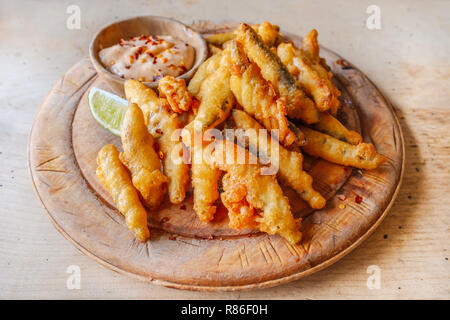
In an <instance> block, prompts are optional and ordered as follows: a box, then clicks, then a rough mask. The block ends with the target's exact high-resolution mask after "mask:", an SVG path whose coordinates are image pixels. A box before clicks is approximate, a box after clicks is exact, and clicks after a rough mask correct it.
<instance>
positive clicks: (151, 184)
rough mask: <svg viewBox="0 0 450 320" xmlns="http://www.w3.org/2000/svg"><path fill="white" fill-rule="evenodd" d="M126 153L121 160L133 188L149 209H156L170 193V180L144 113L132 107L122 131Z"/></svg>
mask: <svg viewBox="0 0 450 320" xmlns="http://www.w3.org/2000/svg"><path fill="white" fill-rule="evenodd" d="M120 137H121V138H122V147H123V152H121V153H120V156H119V157H120V160H121V161H122V163H123V164H124V165H125V166H126V167H127V168H128V170H130V173H131V178H132V181H133V185H134V186H135V187H136V189H137V190H138V191H139V193H140V194H141V197H142V199H143V201H144V204H145V205H146V206H147V207H148V208H149V209H152V210H154V209H157V208H158V207H159V205H160V204H161V202H162V201H163V199H164V193H165V192H166V190H167V177H166V176H165V175H163V174H162V173H161V160H160V159H159V156H158V154H157V153H156V152H155V149H154V144H155V141H154V139H153V136H152V135H151V134H150V133H149V132H148V130H147V127H146V126H145V122H144V115H143V114H142V111H141V109H139V107H138V106H137V105H136V104H135V103H130V105H129V106H128V109H127V112H126V113H125V117H124V119H123V122H122V127H121V130H120Z"/></svg>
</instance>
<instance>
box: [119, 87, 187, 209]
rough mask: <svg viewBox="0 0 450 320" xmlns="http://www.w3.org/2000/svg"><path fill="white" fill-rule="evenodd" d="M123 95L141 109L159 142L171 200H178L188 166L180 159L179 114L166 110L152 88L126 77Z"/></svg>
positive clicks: (182, 189) (185, 186) (181, 199)
mask: <svg viewBox="0 0 450 320" xmlns="http://www.w3.org/2000/svg"><path fill="white" fill-rule="evenodd" d="M125 95H126V97H127V99H128V100H129V101H131V102H132V103H137V104H138V105H139V107H140V108H141V109H142V111H143V113H144V120H145V124H146V125H147V128H148V131H149V132H150V133H151V135H152V136H153V137H155V139H156V140H157V142H158V146H159V148H160V151H161V152H162V154H163V169H164V174H165V175H166V176H167V178H168V193H169V199H170V202H172V203H181V202H182V201H183V200H184V198H185V197H186V191H187V190H188V189H189V166H188V164H186V163H185V162H184V161H183V159H182V154H181V152H182V143H181V142H180V141H179V137H178V132H179V131H180V127H181V124H180V122H179V117H177V116H176V114H175V113H171V112H170V111H169V110H168V108H167V105H166V104H165V102H164V100H163V99H160V98H158V96H157V95H156V93H155V92H154V91H153V90H152V89H150V88H147V87H146V86H145V85H144V84H143V83H141V82H139V81H136V80H127V81H126V82H125ZM184 114H187V113H183V115H184Z"/></svg>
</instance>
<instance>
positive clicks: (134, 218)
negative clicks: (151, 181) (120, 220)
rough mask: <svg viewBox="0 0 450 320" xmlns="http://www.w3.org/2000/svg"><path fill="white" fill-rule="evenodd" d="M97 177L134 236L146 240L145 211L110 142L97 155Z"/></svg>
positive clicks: (127, 173) (128, 175)
mask: <svg viewBox="0 0 450 320" xmlns="http://www.w3.org/2000/svg"><path fill="white" fill-rule="evenodd" d="M97 166H98V167H97V172H96V173H97V177H98V179H99V180H100V182H101V183H102V184H103V186H105V188H106V189H108V191H109V193H110V194H111V196H112V198H113V200H114V203H115V204H116V206H117V209H118V210H119V211H120V213H121V214H123V215H124V217H125V222H126V224H127V227H128V229H130V230H131V231H132V232H133V233H134V236H135V237H136V238H137V239H138V240H140V241H143V242H145V241H147V240H148V238H149V237H150V231H149V230H148V227H147V212H146V211H145V209H144V207H143V206H142V204H141V201H140V200H139V194H138V191H137V190H136V189H135V188H134V186H133V183H132V182H131V177H130V174H129V172H128V170H127V168H125V166H124V165H123V164H122V162H120V160H119V151H117V149H116V147H115V146H113V145H112V144H108V145H106V146H104V147H103V148H102V149H101V150H100V151H99V152H98V155H97Z"/></svg>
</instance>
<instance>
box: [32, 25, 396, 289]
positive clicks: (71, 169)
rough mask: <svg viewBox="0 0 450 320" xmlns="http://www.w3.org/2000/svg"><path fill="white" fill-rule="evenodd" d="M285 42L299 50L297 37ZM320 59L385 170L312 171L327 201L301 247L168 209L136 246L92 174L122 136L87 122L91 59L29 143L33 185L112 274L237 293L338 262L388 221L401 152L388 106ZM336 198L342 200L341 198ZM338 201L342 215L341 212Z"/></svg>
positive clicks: (352, 72) (46, 108)
mask: <svg viewBox="0 0 450 320" xmlns="http://www.w3.org/2000/svg"><path fill="white" fill-rule="evenodd" d="M193 27H194V28H195V29H196V30H198V31H199V32H202V33H204V34H209V33H211V32H214V30H223V29H224V28H225V27H228V28H230V29H232V28H235V27H236V24H235V23H232V24H220V25H216V24H214V23H212V22H209V21H204V22H202V21H201V22H198V23H196V24H194V25H193ZM289 38H290V39H291V40H293V41H295V42H296V43H297V45H300V41H301V39H300V38H299V37H298V36H295V35H289ZM322 56H324V57H325V58H326V59H327V61H328V62H329V64H330V66H331V68H332V71H333V73H334V74H335V75H336V77H337V78H338V80H339V81H340V82H341V84H342V85H341V86H342V87H343V88H345V90H346V93H345V95H344V96H343V100H344V102H345V108H343V109H342V110H341V111H342V112H343V113H342V118H343V119H347V121H346V122H349V123H358V120H356V119H357V116H356V112H358V113H359V114H360V121H361V123H362V125H361V127H362V128H363V132H362V134H363V137H364V138H365V140H366V141H370V142H373V143H374V144H375V146H376V147H377V149H378V152H380V153H381V154H383V155H384V156H385V157H386V158H387V159H388V162H387V163H386V164H385V165H382V166H381V167H380V168H378V169H376V170H372V171H364V172H362V171H358V173H357V174H353V175H351V172H352V171H351V169H350V168H346V167H343V166H336V165H333V164H331V163H327V162H326V161H318V162H316V163H314V164H313V165H312V167H311V168H310V172H311V173H312V174H313V177H314V180H315V186H316V188H317V189H318V190H319V191H320V192H322V193H324V195H327V198H329V201H328V204H327V206H326V207H325V208H324V209H322V210H318V211H314V212H313V213H312V214H310V215H308V216H307V217H306V218H305V219H304V221H303V226H302V233H303V239H302V242H301V243H300V244H298V245H290V244H289V243H288V242H287V241H286V240H284V239H283V238H281V237H280V236H269V235H266V234H259V235H254V236H252V237H250V238H249V237H247V236H246V235H245V234H246V233H247V232H246V231H245V230H244V231H243V232H234V230H231V229H229V228H227V219H226V217H225V219H221V221H220V222H219V223H218V224H210V225H205V224H202V223H201V222H200V221H199V220H198V218H197V217H196V215H195V213H194V212H193V210H192V206H189V208H186V210H181V209H180V207H179V205H171V204H170V203H166V204H165V205H164V206H163V210H161V211H159V212H157V213H155V214H150V216H151V218H150V225H151V226H154V227H155V226H156V227H157V228H158V229H162V230H163V231H164V232H161V233H153V236H152V239H151V240H150V241H147V242H146V243H139V242H138V241H136V240H135V239H134V237H133V235H132V234H131V233H130V232H129V231H128V229H127V228H125V226H124V221H123V219H122V217H121V215H120V213H119V212H118V211H117V210H116V209H115V206H114V204H113V203H112V201H111V199H110V197H109V195H108V194H107V191H106V190H105V189H104V188H103V186H102V185H101V184H99V183H98V181H97V179H96V178H95V175H94V174H93V173H94V171H95V166H96V164H95V163H96V161H95V159H96V153H97V151H98V150H99V149H100V148H101V146H102V145H104V144H107V143H110V142H112V141H113V140H116V138H115V137H114V138H113V136H112V135H111V134H109V133H106V132H105V131H102V130H101V129H100V128H99V126H98V125H96V123H95V121H93V119H92V116H91V115H90V114H89V107H88V104H87V92H88V88H89V87H91V85H97V84H100V83H102V81H104V80H103V79H99V80H98V81H97V79H96V78H97V75H96V73H95V72H94V71H93V68H92V65H91V64H90V63H89V62H88V61H86V59H85V60H82V61H80V62H79V63H77V64H76V65H75V66H73V67H72V68H71V69H70V70H69V71H68V72H67V73H66V74H65V75H64V76H63V78H62V79H61V80H60V81H59V82H58V83H56V84H55V86H54V87H53V89H52V90H51V91H50V93H49V95H48V97H47V98H46V99H45V100H44V102H43V104H42V106H41V108H40V110H39V112H38V115H37V117H36V120H35V123H34V125H33V129H32V132H31V135H30V143H29V150H28V152H29V166H30V172H31V175H32V181H33V184H34V186H35V188H36V192H37V194H38V196H39V199H40V200H41V202H42V204H43V206H44V207H45V210H46V211H47V213H48V215H49V217H50V219H51V220H52V222H53V223H54V225H55V227H56V228H57V229H58V230H59V231H60V232H61V233H62V234H63V235H64V236H65V237H66V238H67V239H68V240H70V241H71V242H73V243H74V244H75V246H76V247H77V248H79V249H80V250H81V251H83V252H84V253H86V254H87V255H89V256H90V257H92V258H93V259H95V260H96V261H98V262H99V263H101V264H103V265H105V266H107V267H108V268H111V269H113V270H115V271H118V272H120V273H123V274H127V275H130V276H132V277H135V278H138V279H140V280H144V281H153V282H155V283H158V284H163V285H165V286H169V287H175V288H179V289H189V290H205V291H218V290H227V291H228V290H231V291H232V290H242V289H251V288H263V287H269V286H275V285H280V284H283V283H286V282H289V281H292V280H296V279H299V278H303V277H305V276H307V275H310V274H312V273H314V272H316V271H318V270H320V269H323V268H325V267H326V266H329V265H331V264H332V263H334V262H336V261H338V260H339V259H341V258H342V257H343V256H345V255H346V254H347V253H348V252H350V251H351V250H353V249H354V248H356V247H357V246H358V245H359V244H360V243H361V242H362V241H363V240H364V239H366V238H367V237H368V236H369V235H370V234H371V233H372V232H373V231H374V230H375V228H376V227H377V226H378V225H379V223H380V222H381V221H382V219H383V218H384V217H385V216H386V214H387V212H388V210H389V208H390V207H391V205H392V203H393V201H394V199H395V197H396V195H397V191H398V188H399V185H400V181H401V177H402V173H403V165H404V148H403V137H402V134H401V130H400V128H399V125H398V122H397V119H396V117H395V114H394V113H393V110H392V107H391V106H390V105H389V103H388V102H387V101H386V100H385V98H384V97H383V96H382V95H381V94H380V93H379V92H378V91H377V89H376V88H375V86H373V85H372V84H371V83H370V81H369V80H368V79H367V78H366V77H365V76H364V75H363V74H362V73H361V72H360V71H358V70H357V69H356V68H354V67H353V66H351V65H350V64H349V63H346V64H345V66H343V65H342V64H338V63H337V61H339V60H342V58H341V57H340V56H338V55H336V54H334V53H333V52H331V51H329V50H327V49H325V48H322ZM355 117H356V119H355ZM352 129H357V130H358V129H359V128H355V127H353V128H352ZM337 190H339V193H340V194H341V195H344V196H346V198H347V200H346V201H344V202H342V201H341V200H338V198H337V196H335V195H334V194H335V193H336V191H337ZM357 196H360V197H362V198H363V202H361V203H360V204H358V203H356V202H355V197H357ZM291 200H293V199H291ZM105 202H108V203H109V207H106V206H105ZM342 203H344V204H345V207H344V208H340V207H339V206H338V205H339V204H342ZM187 204H192V201H191V200H190V201H189V200H188V201H187ZM161 212H162V213H161ZM152 218H153V219H152ZM165 220H166V221H168V222H171V224H170V225H169V224H168V223H166V222H165ZM168 232H171V233H168ZM174 232H175V235H174V234H173V233H174ZM237 235H239V237H237ZM230 236H233V237H232V238H229V237H230ZM199 237H203V239H199Z"/></svg>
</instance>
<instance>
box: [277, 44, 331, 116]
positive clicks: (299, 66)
mask: <svg viewBox="0 0 450 320" xmlns="http://www.w3.org/2000/svg"><path fill="white" fill-rule="evenodd" d="M296 53H297V54H296ZM299 53H300V50H295V48H294V46H293V44H292V43H281V44H280V45H279V46H278V48H277V54H278V56H279V57H280V59H281V61H282V62H283V63H284V64H285V65H286V67H287V68H288V70H289V72H290V73H291V74H292V75H293V76H294V77H295V78H296V79H297V81H298V83H299V84H300V85H301V86H302V87H303V88H304V89H305V91H306V92H307V93H308V94H309V95H311V96H312V97H313V98H314V102H315V103H316V106H317V109H319V110H320V111H326V110H328V109H330V108H331V107H332V106H333V107H335V106H334V104H336V103H337V104H338V105H339V100H337V99H335V97H334V96H333V88H331V87H330V86H329V84H331V82H330V81H327V80H328V79H322V78H321V77H320V75H319V73H317V72H316V71H315V70H314V69H313V68H312V67H311V66H310V65H309V64H308V63H307V60H306V59H304V58H303V57H302V56H301V55H300V54H299Z"/></svg>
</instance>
